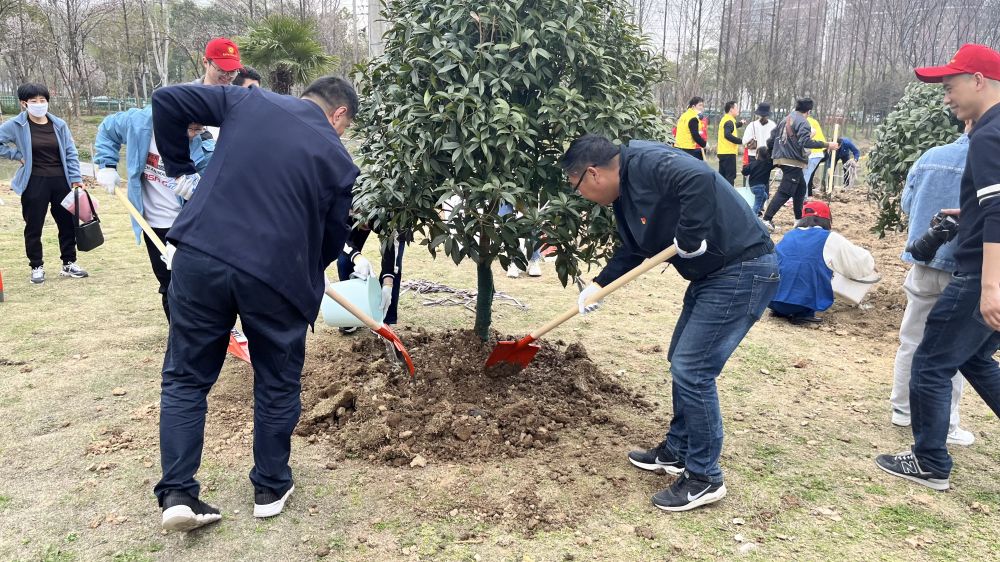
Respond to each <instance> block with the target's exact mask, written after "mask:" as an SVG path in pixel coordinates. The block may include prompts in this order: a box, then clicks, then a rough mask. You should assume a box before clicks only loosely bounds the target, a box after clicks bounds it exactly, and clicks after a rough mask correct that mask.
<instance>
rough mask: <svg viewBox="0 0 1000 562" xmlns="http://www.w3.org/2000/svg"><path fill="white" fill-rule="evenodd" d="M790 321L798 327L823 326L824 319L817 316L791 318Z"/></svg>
mask: <svg viewBox="0 0 1000 562" xmlns="http://www.w3.org/2000/svg"><path fill="white" fill-rule="evenodd" d="M788 321H789V322H791V323H792V324H794V325H796V326H805V325H808V324H822V323H823V319H822V318H817V317H815V316H789V317H788Z"/></svg>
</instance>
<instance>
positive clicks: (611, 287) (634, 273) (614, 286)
mask: <svg viewBox="0 0 1000 562" xmlns="http://www.w3.org/2000/svg"><path fill="white" fill-rule="evenodd" d="M675 255H677V247H676V246H674V245H673V244H671V245H670V246H669V247H668V248H667V249H666V250H663V251H662V252H660V253H659V254H656V255H655V256H653V257H651V258H646V259H645V260H643V262H642V263H640V264H639V265H637V266H635V267H634V268H633V269H632V270H631V271H629V272H628V273H626V274H625V275H622V276H621V277H619V278H618V279H615V280H614V281H612V282H611V283H608V286H607V287H601V290H600V291H597V293H596V294H594V296H593V297H591V298H590V300H589V301H587V304H593V303H595V302H597V301H599V300H601V299H603V298H604V297H606V296H608V295H610V294H611V293H613V292H615V291H617V290H618V289H619V288H620V287H621V286H622V285H625V284H626V283H628V282H629V281H632V280H633V279H635V278H636V277H638V276H640V275H642V274H643V273H646V272H647V271H649V270H650V269H653V268H654V267H656V266H658V265H660V264H661V263H663V262H665V261H667V260H668V259H670V258H672V257H674V256H675ZM579 313H580V307H579V305H575V304H574V305H573V307H572V308H570V309H567V310H566V312H563V313H562V314H560V315H559V316H557V317H555V318H553V319H552V320H550V321H549V323H548V324H545V325H544V326H542V327H541V328H538V329H537V330H535V331H534V332H531V337H532V338H534V339H536V340H537V339H538V338H540V337H542V336H544V335H545V334H547V333H549V332H551V331H552V330H554V329H555V328H556V327H558V326H559V325H560V324H562V323H563V322H565V321H567V320H569V319H570V318H572V317H574V316H576V315H577V314H579Z"/></svg>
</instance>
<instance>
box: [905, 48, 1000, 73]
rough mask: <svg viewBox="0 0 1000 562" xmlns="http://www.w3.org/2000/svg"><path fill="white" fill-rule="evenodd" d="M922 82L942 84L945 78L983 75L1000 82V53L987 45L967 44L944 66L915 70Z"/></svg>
mask: <svg viewBox="0 0 1000 562" xmlns="http://www.w3.org/2000/svg"><path fill="white" fill-rule="evenodd" d="M913 72H915V73H916V75H917V78H918V79H920V81H921V82H933V83H937V82H941V80H942V79H943V78H944V77H945V76H955V75H956V74H975V73H977V72H979V73H981V74H982V75H983V76H985V77H987V78H989V79H991V80H1000V53H998V52H996V51H994V50H993V49H991V48H989V47H987V46H986V45H976V44H975V43H966V44H965V45H962V48H961V49H959V50H958V52H957V53H955V56H953V57H952V58H951V60H950V61H948V64H946V65H944V66H925V67H922V68H915V69H913Z"/></svg>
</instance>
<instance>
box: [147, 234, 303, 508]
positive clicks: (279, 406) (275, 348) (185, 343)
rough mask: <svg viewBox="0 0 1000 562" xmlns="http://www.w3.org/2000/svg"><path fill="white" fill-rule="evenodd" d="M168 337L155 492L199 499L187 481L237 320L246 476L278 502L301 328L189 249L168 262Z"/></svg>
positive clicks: (251, 283) (235, 274)
mask: <svg viewBox="0 0 1000 562" xmlns="http://www.w3.org/2000/svg"><path fill="white" fill-rule="evenodd" d="M171 274H172V278H171V280H170V288H169V290H168V291H167V295H168V298H169V299H170V332H169V334H170V335H169V336H168V339H167V352H166V356H165V357H164V359H163V381H162V383H161V387H160V462H161V466H162V467H163V478H162V479H161V480H160V481H159V482H158V483H157V484H156V487H155V489H154V492H155V493H156V497H157V499H158V500H159V501H160V505H163V498H164V496H165V495H166V493H167V492H168V491H171V490H180V491H183V492H186V493H188V494H190V495H192V496H195V497H197V496H198V492H199V485H198V481H197V480H195V478H194V476H195V473H196V472H197V471H198V467H199V466H200V465H201V453H202V447H203V445H204V441H205V414H206V411H207V410H208V400H207V397H208V392H209V391H210V390H211V389H212V385H214V384H215V381H216V380H217V379H218V378H219V371H220V370H221V369H222V363H223V361H225V358H226V348H227V347H228V345H229V330H230V329H231V328H232V327H233V324H234V323H235V322H236V315H237V314H239V315H240V317H241V318H242V319H243V331H244V333H245V334H246V337H247V340H248V342H249V345H250V349H252V350H253V369H254V380H253V395H254V402H253V407H254V424H253V431H254V438H253V459H254V467H253V469H252V470H251V471H250V481H251V482H252V483H253V485H254V486H255V487H264V488H269V489H271V490H272V491H274V492H275V493H277V494H278V495H279V496H280V495H282V494H284V492H285V491H287V490H288V488H289V487H291V485H292V469H291V468H290V467H289V466H288V458H289V455H290V454H291V446H292V441H291V437H292V429H294V428H295V424H296V423H298V421H299V414H300V412H301V409H302V403H301V401H300V398H299V393H300V391H301V382H300V379H301V376H302V364H303V362H304V360H305V345H306V328H307V327H308V322H307V321H306V319H305V318H304V317H303V316H302V314H301V313H300V312H299V311H298V309H297V308H295V307H294V306H293V305H292V304H291V303H290V302H288V301H287V300H286V299H285V298H284V297H282V296H281V295H280V294H279V293H277V292H276V291H275V290H274V289H272V288H271V287H269V286H267V285H266V284H264V283H263V282H261V281H259V280H257V279H256V278H255V277H253V276H251V275H247V274H246V273H244V272H242V271H240V270H239V269H236V268H235V267H232V266H230V265H228V264H226V263H224V262H222V261H220V260H218V259H216V258H213V257H211V256H209V255H207V254H204V253H202V252H199V251H198V250H195V249H193V248H191V247H190V246H180V247H178V248H177V252H176V253H175V254H174V259H173V270H172V272H171Z"/></svg>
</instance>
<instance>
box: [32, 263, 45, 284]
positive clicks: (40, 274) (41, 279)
mask: <svg viewBox="0 0 1000 562" xmlns="http://www.w3.org/2000/svg"><path fill="white" fill-rule="evenodd" d="M31 282H32V283H34V284H35V285H39V284H41V283H45V268H44V267H42V266H38V267H33V268H31Z"/></svg>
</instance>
